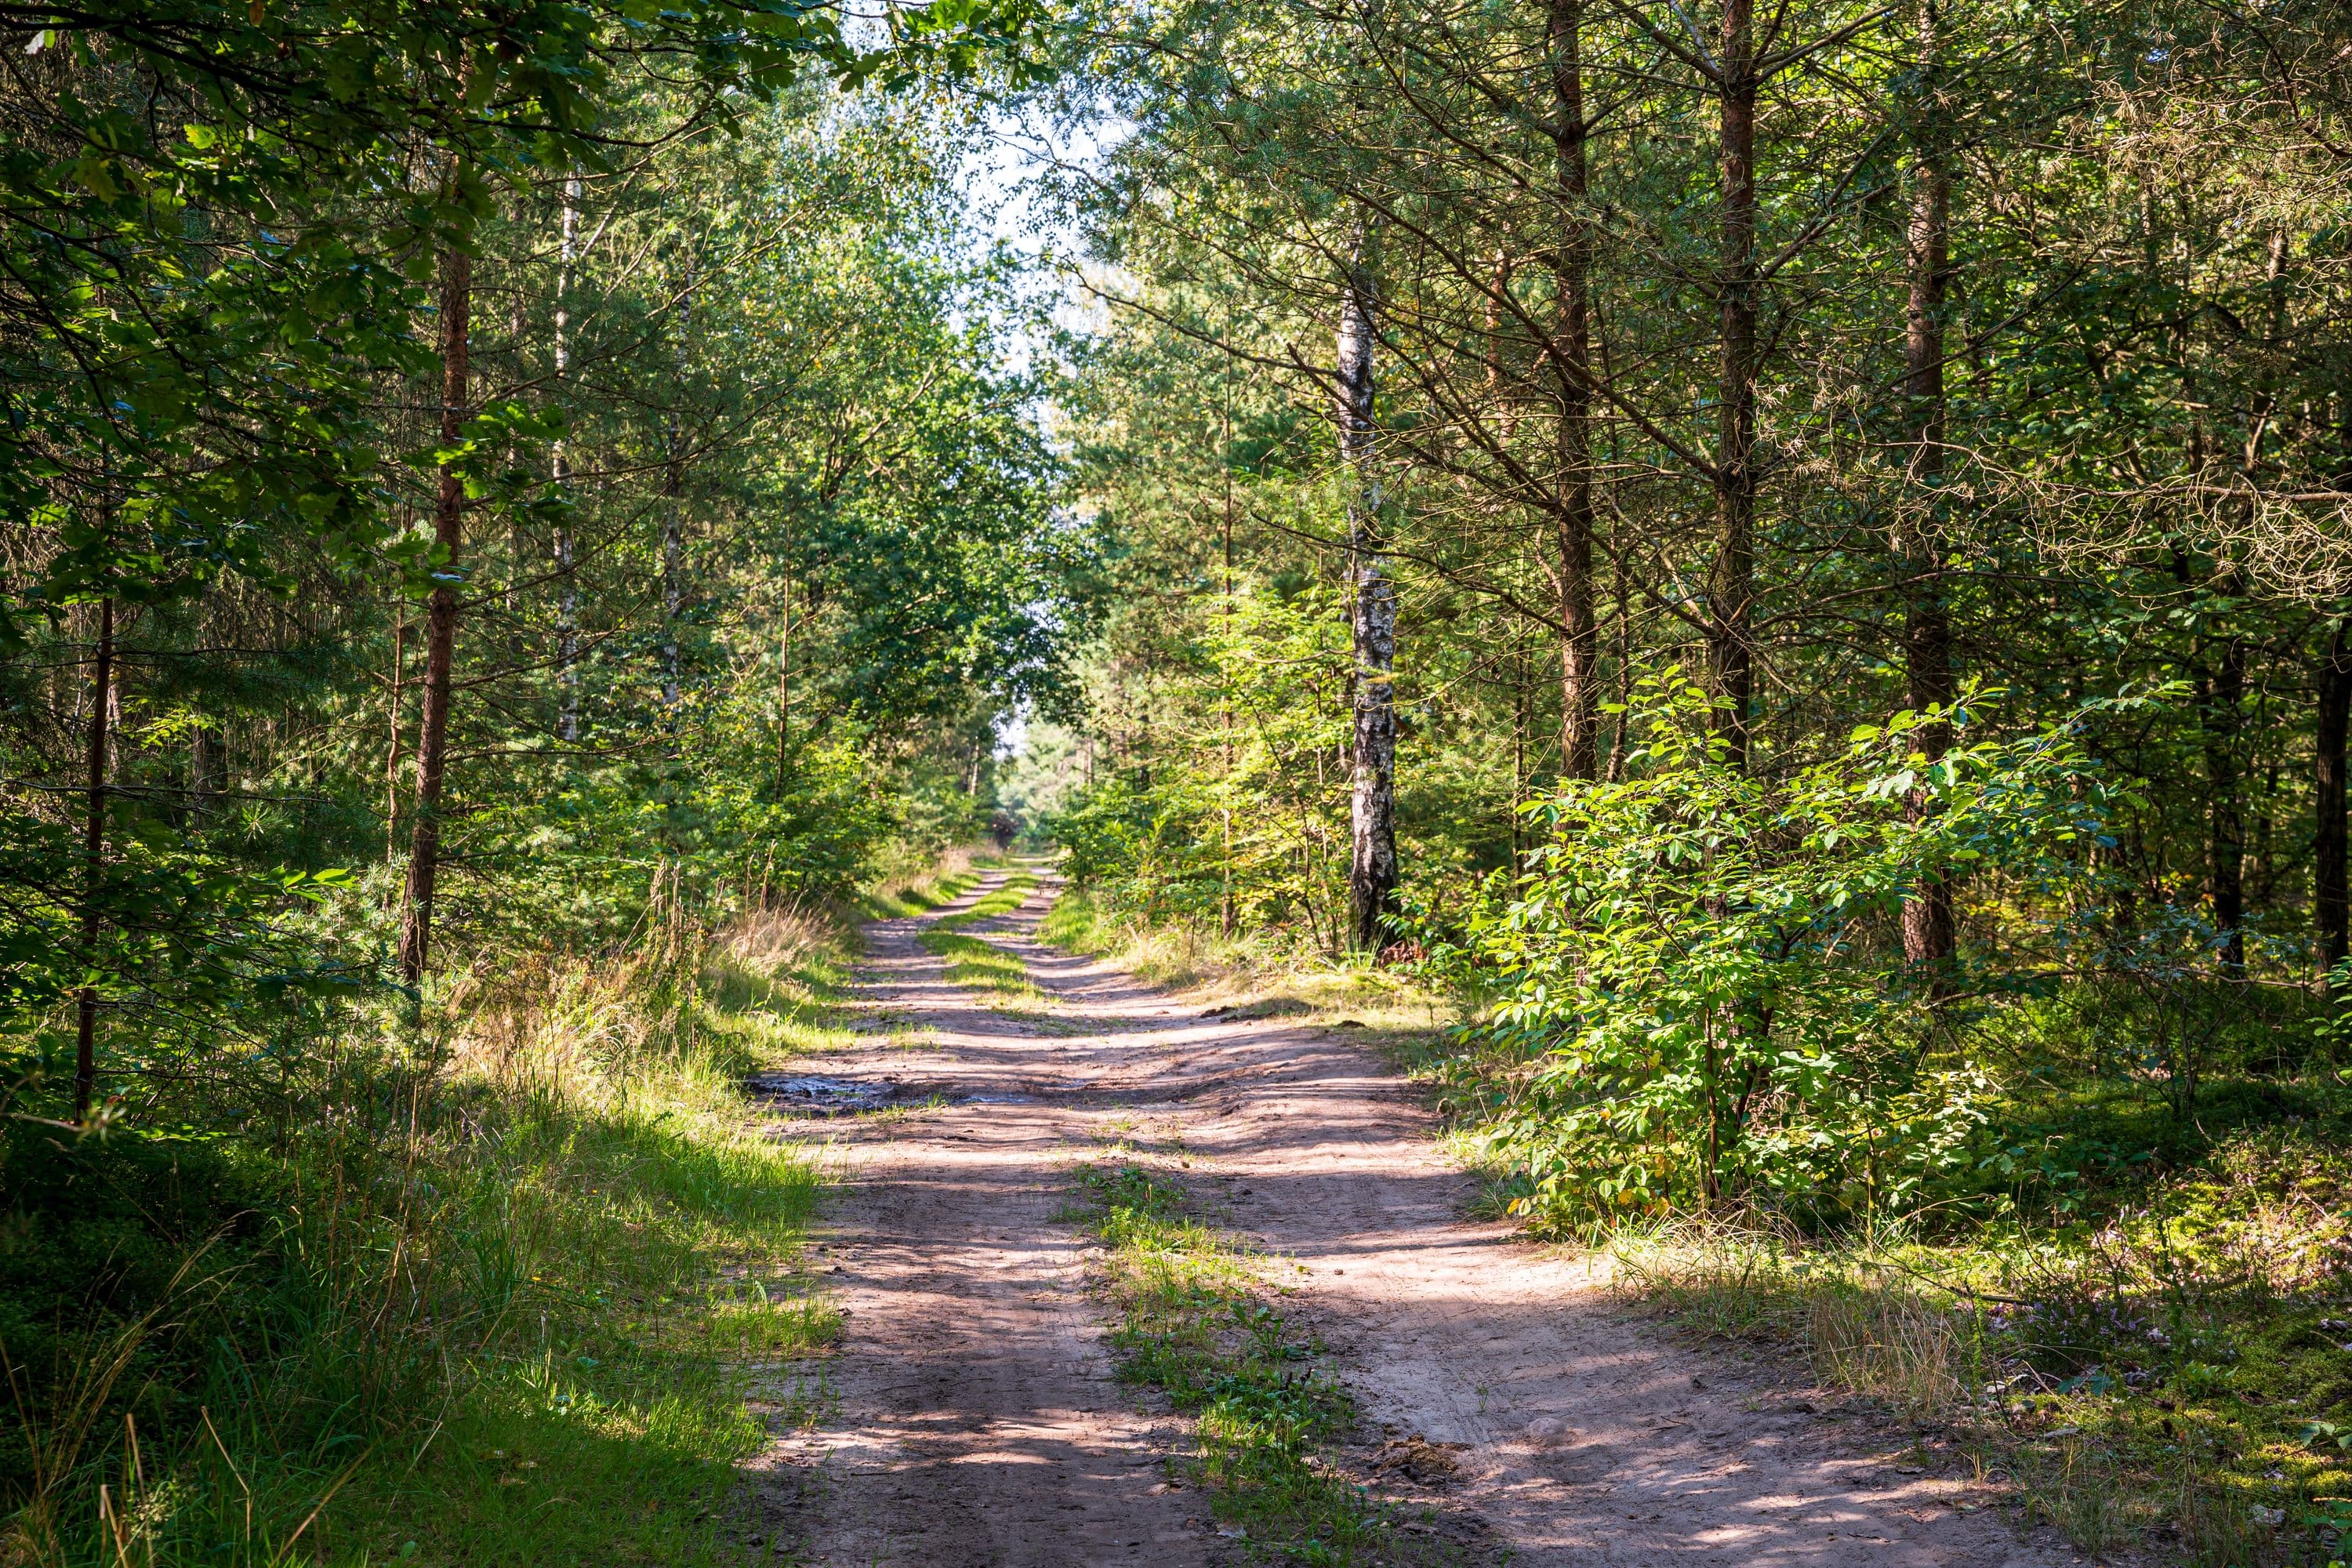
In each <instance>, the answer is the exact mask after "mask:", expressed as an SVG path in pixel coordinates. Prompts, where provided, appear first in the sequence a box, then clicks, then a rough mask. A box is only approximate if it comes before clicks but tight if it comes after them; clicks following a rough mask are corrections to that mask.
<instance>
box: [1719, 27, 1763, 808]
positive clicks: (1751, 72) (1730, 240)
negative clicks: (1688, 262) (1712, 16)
mask: <svg viewBox="0 0 2352 1568" xmlns="http://www.w3.org/2000/svg"><path fill="white" fill-rule="evenodd" d="M1717 69H1718V73H1719V74H1718V77H1717V84H1716V85H1717V103H1718V108H1719V111H1720V118H1721V142H1722V145H1721V148H1720V157H1721V183H1722V193H1721V194H1722V201H1723V214H1722V221H1721V233H1720V243H1721V257H1720V262H1719V268H1718V271H1717V279H1716V291H1717V296H1718V299H1719V300H1720V309H1721V328H1720V331H1721V335H1722V339H1723V361H1722V372H1721V384H1720V386H1719V388H1718V391H1717V396H1718V400H1719V401H1720V403H1721V405H1722V406H1721V408H1720V410H1719V411H1718V415H1717V417H1718V419H1719V421H1720V423H1719V425H1718V426H1717V448H1716V460H1715V512H1716V542H1715V562H1714V565H1713V568H1712V570H1711V571H1710V572H1709V573H1708V574H1707V642H1708V645H1709V646H1708V650H1707V651H1708V656H1709V660H1710V662H1711V663H1712V664H1713V666H1714V671H1713V673H1714V679H1715V696H1716V700H1717V703H1718V704H1719V705H1720V708H1719V710H1718V713H1717V720H1716V723H1717V734H1718V735H1719V736H1720V738H1721V739H1722V741H1723V743H1724V754H1725V760H1726V761H1727V762H1729V763H1731V764H1732V765H1733V766H1735V767H1744V766H1746V765H1747V762H1748V744H1749V741H1750V737H1751V733H1752V730H1753V725H1754V720H1755V715H1754V712H1753V708H1754V703H1755V695H1756V661H1755V646H1754V629H1755V620H1756V603H1755V600H1756V494H1757V488H1758V484H1757V479H1758V476H1757V472H1756V321H1757V291H1758V286H1759V279H1758V278H1757V275H1756V97H1757V87H1758V84H1757V79H1756V37H1755V5H1754V0H1724V5H1723V33H1722V38H1721V44H1720V52H1719V57H1718V65H1717Z"/></svg>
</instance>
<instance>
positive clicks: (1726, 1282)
mask: <svg viewBox="0 0 2352 1568" xmlns="http://www.w3.org/2000/svg"><path fill="white" fill-rule="evenodd" d="M2272 1157H2273V1160H2275V1157H2276V1156H2275V1152H2273V1155H2272ZM2340 1199H2341V1194H2337V1201H2338V1202H2339V1203H2340ZM2324 1213H2325V1210H2324V1209H2315V1210H2314V1211H2307V1217H2308V1218H2314V1219H2315V1218H2318V1217H2320V1216H2321V1215H2324ZM2282 1217H2283V1216H2282V1215H2279V1214H2278V1213H2276V1212H2273V1213H2272V1214H2271V1215H2268V1216H2267V1218H2265V1216H2264V1215H2262V1214H2260V1213H2259V1212H2241V1213H2238V1214H2236V1215H2231V1214H2229V1213H2226V1212H2222V1211H2221V1210H2218V1209H2217V1210H2213V1211H2209V1212H2206V1213H2203V1214H2201V1215H2198V1216H2197V1218H2196V1220H2195V1222H2194V1223H2193V1224H2186V1223H2182V1221H2181V1219H2180V1218H2179V1217H2178V1216H2176V1217H2175V1219H2174V1220H2172V1221H2171V1222H2169V1223H2167V1222H2162V1221H2155V1220H2151V1219H2149V1218H2147V1216H2140V1217H2139V1218H2137V1219H2134V1220H2120V1221H2117V1222H2115V1223H2113V1224H2111V1225H2110V1226H2108V1227H2107V1228H2106V1230H2105V1232H2104V1233H2103V1234H2102V1235H2101V1236H2099V1237H2095V1238H2094V1241H2095V1245H2092V1246H2089V1247H2083V1248H2082V1249H2081V1250H2079V1251H2077V1252H2074V1253H2072V1254H2070V1253H2069V1252H2068V1251H2066V1250H2063V1249H2062V1248H2061V1247H2058V1246H2055V1245H2053V1243H2052V1241H2051V1240H2050V1239H2049V1238H2043V1239H2042V1242H2041V1243H2040V1244H2039V1245H2032V1246H2029V1245H2024V1244H2022V1243H2021V1241H2019V1240H2018V1239H2017V1238H2001V1237H1990V1236H1989V1237H1980V1238H1979V1240H1978V1241H1977V1242H1976V1243H1974V1244H1972V1245H1969V1246H1968V1247H1959V1246H1933V1247H1931V1246H1924V1245H1918V1244H1898V1243H1892V1242H1890V1243H1886V1244H1883V1245H1878V1246H1864V1245H1862V1244H1860V1243H1849V1244H1832V1245H1824V1244H1820V1243H1812V1244H1804V1243H1801V1242H1798V1241H1795V1240H1794V1239H1792V1238H1790V1237H1778V1236H1770V1235H1761V1234H1757V1233H1753V1232H1743V1231H1739V1230H1735V1229H1727V1228H1722V1227H1707V1226H1696V1225H1690V1224H1683V1225H1676V1226H1661V1227H1658V1228H1656V1229H1654V1230H1651V1231H1649V1232H1648V1233H1646V1234H1627V1235H1623V1236H1621V1237H1619V1238H1618V1239H1617V1240H1616V1241H1615V1242H1614V1243H1613V1244H1612V1250H1613V1251H1614V1253H1615V1255H1616V1258H1617V1262H1618V1265H1619V1282H1620V1286H1621V1288H1622V1289H1623V1290H1624V1291H1625V1292H1626V1293H1627V1294H1628V1295H1630V1296H1631V1297H1633V1298H1634V1299H1635V1300H1640V1301H1642V1302H1644V1303H1647V1304H1649V1305H1650V1306H1652V1307H1654V1308H1655V1309H1657V1310H1661V1311H1662V1312H1663V1313H1664V1314H1665V1315H1666V1316H1667V1318H1668V1319H1669V1321H1672V1322H1673V1323H1674V1324H1675V1325H1676V1326H1677V1327H1678V1328H1679V1329H1681V1330H1683V1331H1686V1332H1688V1333H1691V1334H1693V1335H1696V1336H1700V1337H1706V1338H1711V1339H1715V1340H1717V1341H1724V1342H1750V1343H1756V1344H1762V1345H1769V1346H1778V1347H1781V1348H1783V1349H1786V1350H1788V1351H1791V1352H1796V1353H1798V1354H1800V1355H1801V1356H1802V1357H1803V1358H1804V1359H1805V1361H1806V1362H1807V1363H1809V1367H1810V1371H1811V1373H1812V1375H1813V1376H1814V1377H1815V1378H1816V1379H1817V1380H1819V1381H1820V1382H1821V1383H1822V1384H1823V1385H1824V1386H1828V1387H1832V1388H1839V1389H1843V1390H1846V1391H1849V1392H1851V1393H1853V1394H1862V1395H1865V1396H1868V1397H1870V1398H1871V1399H1873V1400H1875V1401H1877V1402H1880V1403H1881V1404H1882V1405H1885V1406H1886V1407H1888V1408H1890V1409H1891V1410H1892V1411H1893V1412H1894V1413H1895V1414H1896V1415H1900V1416H1902V1417H1904V1418H1906V1419H1908V1420H1909V1421H1911V1422H1913V1423H1914V1424H1916V1426H1917V1428H1918V1429H1919V1430H1921V1431H1923V1432H1926V1431H1932V1432H1935V1433H1937V1434H1940V1435H1942V1436H1945V1437H1947V1438H1953V1439H1958V1442H1959V1444H1960V1446H1961V1447H1963V1448H1964V1449H1965V1451H1967V1452H1968V1453H1969V1455H1971V1456H1972V1457H1973V1458H1974V1460H1975V1463H1976V1464H1977V1466H1978V1467H1979V1468H1981V1469H1982V1470H1983V1471H1984V1472H1986V1473H1987V1474H1988V1475H1990V1477H1991V1478H1992V1479H1996V1480H2004V1481H2007V1482H2009V1483H2010V1484H2011V1490H2012V1493H2013V1495H2014V1496H2015V1497H2016V1498H2017V1500H2019V1501H2020V1502H2021V1504H2022V1505H2023V1506H2024V1507H2025V1509H2027V1510H2029V1511H2030V1512H2031V1513H2032V1515H2033V1516H2034V1517H2035V1518H2037V1519H2039V1520H2041V1521H2046V1522H2048V1523H2051V1524H2053V1525H2055V1526H2057V1527H2058V1528H2059V1529H2060V1530H2062V1531H2064V1532H2065V1533H2066V1535H2067V1536H2068V1537H2069V1538H2070V1539H2071V1540H2072V1541H2073V1542H2074V1543H2075V1544H2076V1545H2077V1546H2079V1547H2080V1548H2082V1549H2083V1550H2084V1551H2085V1552H2094V1553H2106V1552H2116V1551H2120V1550H2124V1549H2126V1548H2136V1547H2145V1548H2148V1549H2153V1550H2155V1551H2156V1552H2158V1553H2159V1554H2161V1555H2162V1556H2163V1557H2165V1558H2167V1559H2169V1560H2172V1561H2178V1562H2185V1563H2195V1564H2199V1565H2200V1568H2265V1565H2297V1568H2300V1565H2305V1564H2313V1565H2316V1564H2326V1563H2337V1564H2340V1563H2342V1562H2343V1561H2344V1559H2345V1557H2346V1555H2347V1534H2352V1453H2347V1447H2352V1441H2347V1439H2352V1431H2347V1429H2346V1428H2345V1426H2343V1425H2342V1424H2341V1423H2340V1418H2336V1417H2335V1416H2333V1415H2332V1410H2333V1408H2335V1407H2339V1406H2340V1405H2342V1404H2343V1402H2344V1400H2345V1399H2346V1397H2347V1394H2352V1300H2347V1299H2346V1297H2345V1295H2344V1294H2343V1292H2342V1289H2341V1286H2340V1283H2339V1285H2338V1286H2337V1287H2336V1289H2335V1290H2334V1291H2332V1292H2331V1291H2327V1290H2301V1291H2298V1290H2296V1289H2293V1288H2292V1287H2293V1273H2294V1271H2293V1268H2292V1266H2290V1268H2289V1273H2288V1277H2287V1278H2284V1279H2282V1278H2280V1277H2279V1276H2278V1274H2277V1273H2276V1272H2275V1271H2273V1270H2271V1269H2268V1268H2264V1267H2263V1264H2262V1262H2261V1260H2262V1259H2263V1258H2265V1257H2267V1258H2270V1259H2271V1260H2273V1262H2275V1261H2280V1260H2284V1259H2288V1258H2294V1256H2296V1255H2298V1254H2299V1253H2302V1252H2303V1251H2304V1250H2305V1247H2304V1243H2305V1242H2307V1241H2308V1240H2309V1239H2311V1238H2310V1237H2303V1238H2301V1239H2300V1240H2298V1238H2296V1237H2283V1236H2279V1235H2277V1234H2275V1233H2273V1234H2272V1235H2270V1236H2269V1237H2267V1238H2265V1237H2263V1235H2262V1234H2261V1233H2262V1232H2263V1229H2264V1228H2265V1226H2266V1225H2267V1226H2275V1225H2276V1223H2277V1222H2278V1221H2279V1220H2280V1219H2281V1218H2282Z"/></svg>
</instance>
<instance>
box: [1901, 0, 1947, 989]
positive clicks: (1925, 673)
mask: <svg viewBox="0 0 2352 1568" xmlns="http://www.w3.org/2000/svg"><path fill="white" fill-rule="evenodd" d="M1919 44H1920V51H1921V58H1922V59H1923V61H1924V60H1927V59H1932V58H1933V57H1934V54H1935V51H1936V47H1937V41H1936V10H1935V0H1922V3H1921V5H1920V8H1919ZM1930 134H1932V133H1930ZM1925 141H1926V137H1923V143H1924V142H1925ZM1950 231H1951V180H1950V177H1949V176H1948V174H1946V172H1945V171H1944V169H1943V168H1942V167H1941V166H1940V164H1939V163H1938V162H1937V158H1936V156H1935V152H1934V149H1932V148H1931V147H1929V146H1927V145H1925V144H1923V145H1921V146H1920V147H1918V148H1916V150H1915V152H1914V154H1913V159H1912V169H1911V223H1910V231H1909V236H1908V243H1907V244H1906V247H1905V254H1904V267H1905V271H1906V274H1907V275H1908V280H1909V284H1910V289H1909V299H1908V300H1906V304H1905V308H1904V322H1903V327H1904V331H1903V360H1904V386H1903V390H1904V398H1905V402H1906V405H1907V406H1906V410H1905V412H1906V425H1907V426H1908V429H1907V432H1906V433H1907V435H1908V436H1909V438H1910V439H1909V446H1910V469H1911V471H1910V480H1911V482H1910V484H1909V486H1908V487H1906V489H1907V491H1908V493H1906V495H1904V496H1902V497H1900V498H1899V499H1898V501H1897V505H1896V523H1895V569H1896V571H1897V572H1898V573H1899V574H1901V582H1902V592H1903V617H1904V626H1903V661H1904V669H1905V672H1906V676H1907V677H1908V684H1909V688H1910V689H1909V698H1910V704H1911V706H1912V707H1913V708H1914V709H1916V710H1927V709H1928V708H1931V707H1938V708H1940V707H1948V706H1949V705H1950V704H1951V701H1952V700H1953V697H1954V695H1955V691H1954V687H1953V679H1952V624H1951V616H1950V613H1949V611H1948V608H1947V607H1946V605H1945V601H1944V592H1943V586H1942V584H1941V582H1940V580H1939V576H1938V574H1939V573H1940V572H1941V570H1942V567H1943V561H1942V558H1941V552H1940V549H1939V546H1938V542H1937V535H1936V523H1937V517H1936V513H1937V510H1938V509H1939V507H1940V506H1941V504H1942V495H1943V492H1942V481H1943V475H1944V410H1945V400H1944V317H1945V302H1946V295H1947V292H1948V284H1949V280H1950V272H1951V268H1950V263H1949V256H1950ZM1950 745H1951V731H1950V728H1949V727H1948V725H1945V724H1942V723H1935V724H1930V725H1927V726H1926V727H1925V728H1923V729H1922V730H1920V731H1918V749H1919V750H1920V752H1923V753H1925V755H1926V756H1927V759H1928V760H1929V761H1931V762H1932V761H1935V760H1936V759H1937V758H1939V757H1941V756H1942V755H1943V754H1944V752H1945V751H1946V750H1947V749H1948V748H1949V746H1950ZM1911 809H1912V810H1913V811H1914V812H1915V813H1916V812H1917V811H1919V810H1922V809H1924V801H1923V799H1922V797H1921V796H1920V795H1917V794H1915V795H1913V797H1912V801H1911ZM1954 945H1955V931H1954V921H1953V917H1952V889H1951V885H1950V884H1949V883H1948V882H1947V881H1946V880H1944V879H1943V878H1941V877H1940V876H1938V877H1930V878H1928V879H1926V880H1925V881H1923V882H1922V883H1921V884H1920V885H1919V887H1918V889H1917V890H1916V891H1915V892H1914V893H1913V894H1912V896H1911V897H1910V898H1908V899H1906V900H1904V903H1903V956H1904V958H1905V959H1906V961H1907V962H1909V963H1913V964H1919V965H1940V964H1943V963H1947V962H1948V961H1949V959H1950V958H1951V956H1952V950H1953V947H1954Z"/></svg>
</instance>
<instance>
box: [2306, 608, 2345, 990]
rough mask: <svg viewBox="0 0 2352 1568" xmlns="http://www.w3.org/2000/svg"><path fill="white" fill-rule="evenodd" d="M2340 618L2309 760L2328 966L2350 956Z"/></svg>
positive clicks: (2323, 668) (2320, 923)
mask: <svg viewBox="0 0 2352 1568" xmlns="http://www.w3.org/2000/svg"><path fill="white" fill-rule="evenodd" d="M2345 632H2346V621H2345V617H2343V616H2337V617H2336V621H2335V623H2334V624H2333V625H2331V626H2329V627H2328V629H2327V652H2326V657H2325V658H2323V660H2322V661H2321V664H2320V667H2319V713H2318V719H2317V722H2316V724H2315V731H2316V734H2315V745H2314V748H2313V749H2314V752H2315V755H2314V757H2313V760H2312V781H2311V786H2312V787H2311V794H2312V810H2313V814H2314V817H2315V821H2314V824H2313V831H2312V836H2311V849H2312V877H2311V883H2312V889H2311V905H2312V917H2313V923H2314V924H2315V925H2316V926H2317V927H2318V931H2319V951H2320V957H2321V959H2322V961H2323V962H2324V963H2326V966H2327V967H2328V968H2330V969H2333V968H2335V967H2336V965H2337V964H2338V963H2343V962H2344V960H2345V958H2346V957H2347V956H2352V886H2347V876H2346V867H2345V817H2344V811H2345V789H2344V783H2345V778H2344V775H2345V739H2346V731H2347V728H2352V647H2347V645H2346V637H2345Z"/></svg>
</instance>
